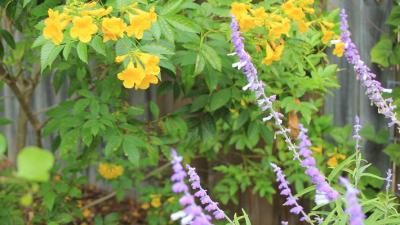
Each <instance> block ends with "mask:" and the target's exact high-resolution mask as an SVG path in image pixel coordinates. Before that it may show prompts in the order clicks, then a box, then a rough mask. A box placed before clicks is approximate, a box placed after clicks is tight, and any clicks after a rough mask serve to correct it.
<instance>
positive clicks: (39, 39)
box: [31, 35, 47, 48]
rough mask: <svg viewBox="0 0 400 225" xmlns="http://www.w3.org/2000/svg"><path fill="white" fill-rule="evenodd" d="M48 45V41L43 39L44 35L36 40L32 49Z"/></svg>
mask: <svg viewBox="0 0 400 225" xmlns="http://www.w3.org/2000/svg"><path fill="white" fill-rule="evenodd" d="M46 43H47V39H46V38H44V37H43V35H40V36H39V37H37V38H36V40H35V41H34V42H33V44H32V47H31V48H36V47H39V46H42V45H44V44H46Z"/></svg>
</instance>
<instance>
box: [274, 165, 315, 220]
mask: <svg viewBox="0 0 400 225" xmlns="http://www.w3.org/2000/svg"><path fill="white" fill-rule="evenodd" d="M271 167H272V169H273V170H274V172H275V174H276V181H277V182H278V183H279V187H278V188H279V190H280V192H281V195H283V196H286V202H285V203H284V204H283V205H285V206H289V207H291V209H290V212H291V213H293V214H296V215H301V218H300V220H301V221H311V219H310V218H309V217H308V216H307V214H306V213H305V212H304V210H303V207H301V206H300V205H299V204H298V203H297V198H296V197H295V196H293V194H292V191H291V190H290V188H289V183H288V182H287V180H286V178H285V175H284V174H283V172H282V169H281V168H280V167H279V166H277V165H275V164H273V163H271Z"/></svg>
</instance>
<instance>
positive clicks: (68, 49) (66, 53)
mask: <svg viewBox="0 0 400 225" xmlns="http://www.w3.org/2000/svg"><path fill="white" fill-rule="evenodd" d="M72 46H73V43H72V42H69V43H67V44H66V45H65V47H64V50H63V53H62V54H63V57H64V59H65V60H68V57H69V54H70V53H71V49H72Z"/></svg>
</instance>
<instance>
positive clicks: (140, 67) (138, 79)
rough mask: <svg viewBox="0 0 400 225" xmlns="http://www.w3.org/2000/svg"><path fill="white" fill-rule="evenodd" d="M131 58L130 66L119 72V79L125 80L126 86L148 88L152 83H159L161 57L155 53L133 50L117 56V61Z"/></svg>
mask: <svg viewBox="0 0 400 225" xmlns="http://www.w3.org/2000/svg"><path fill="white" fill-rule="evenodd" d="M125 59H128V60H129V63H128V66H127V67H126V68H125V70H123V71H122V72H120V73H118V79H120V80H122V81H123V85H124V87H126V88H135V89H143V90H144V89H147V88H148V87H149V86H150V84H157V83H158V78H157V75H158V74H159V73H160V66H159V63H160V58H159V57H158V56H155V55H151V54H147V53H143V52H140V51H138V50H137V51H133V52H131V53H129V54H126V55H121V56H117V57H116V58H115V62H117V63H121V62H123V61H124V60H125Z"/></svg>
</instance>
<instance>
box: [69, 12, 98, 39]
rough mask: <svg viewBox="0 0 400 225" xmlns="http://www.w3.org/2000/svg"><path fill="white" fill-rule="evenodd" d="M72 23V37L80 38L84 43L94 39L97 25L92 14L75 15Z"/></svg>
mask: <svg viewBox="0 0 400 225" xmlns="http://www.w3.org/2000/svg"><path fill="white" fill-rule="evenodd" d="M72 24H73V26H72V28H71V31H70V32H71V37H72V38H74V39H77V38H78V39H79V41H81V42H83V43H89V42H90V40H92V35H93V34H95V33H96V32H97V26H96V25H95V24H94V23H93V18H92V17H90V16H83V17H74V19H73V20H72Z"/></svg>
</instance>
